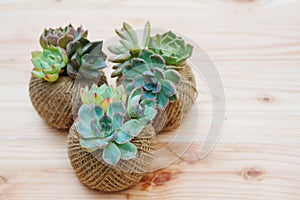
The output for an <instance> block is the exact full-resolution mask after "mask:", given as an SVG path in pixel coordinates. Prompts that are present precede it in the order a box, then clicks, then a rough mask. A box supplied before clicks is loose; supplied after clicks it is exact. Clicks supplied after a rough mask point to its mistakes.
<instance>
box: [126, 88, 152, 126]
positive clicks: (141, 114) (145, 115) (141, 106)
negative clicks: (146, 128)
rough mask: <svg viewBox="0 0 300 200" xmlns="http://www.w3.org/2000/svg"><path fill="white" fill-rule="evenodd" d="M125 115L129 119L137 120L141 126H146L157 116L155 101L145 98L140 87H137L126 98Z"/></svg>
mask: <svg viewBox="0 0 300 200" xmlns="http://www.w3.org/2000/svg"><path fill="white" fill-rule="evenodd" d="M127 113H128V115H129V117H130V118H132V119H139V121H140V122H141V123H142V124H143V125H147V124H149V123H150V122H151V121H152V120H153V119H154V118H155V116H156V114H157V110H156V101H155V100H154V99H151V98H145V96H144V91H143V89H142V87H138V88H136V89H134V90H133V91H132V92H131V93H130V95H129V97H128V107H127Z"/></svg>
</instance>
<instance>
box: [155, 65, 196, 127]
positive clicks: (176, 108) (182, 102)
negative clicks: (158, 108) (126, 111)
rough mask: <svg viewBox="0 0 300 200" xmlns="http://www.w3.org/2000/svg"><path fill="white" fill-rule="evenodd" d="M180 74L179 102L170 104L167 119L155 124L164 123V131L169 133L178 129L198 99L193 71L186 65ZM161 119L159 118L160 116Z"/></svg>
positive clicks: (166, 113)
mask: <svg viewBox="0 0 300 200" xmlns="http://www.w3.org/2000/svg"><path fill="white" fill-rule="evenodd" d="M178 72H179V73H180V82H179V84H178V85H177V86H176V90H177V100H176V101H173V102H169V104H168V106H167V107H166V110H165V115H164V118H165V119H163V120H162V119H159V118H158V119H154V123H156V122H157V121H162V122H163V125H162V130H165V131H169V130H172V129H175V128H178V127H179V126H180V124H181V121H182V118H183V117H184V115H185V114H187V113H188V112H189V111H190V109H191V107H192V106H193V104H194V101H195V99H196V97H197V89H196V81H195V76H194V74H193V72H192V69H191V67H190V66H189V65H187V64H185V66H184V67H183V69H181V70H179V71H178ZM158 117H159V116H158Z"/></svg>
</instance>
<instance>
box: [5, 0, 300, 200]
mask: <svg viewBox="0 0 300 200" xmlns="http://www.w3.org/2000/svg"><path fill="white" fill-rule="evenodd" d="M299 9H300V2H299V1H297V0H285V1H283V0H215V1H210V0H186V1H182V0H173V1H158V0H152V1H139V0H133V1H129V0H120V1H108V0H106V1H96V0H88V1H79V0H74V1H71V0H45V1H37V0H36V1H33V0H27V1H24V0H13V1H0V25H1V31H0V49H1V51H0V91H1V92H2V94H1V95H0V101H1V104H0V120H1V126H0V128H1V133H0V199H9V200H20V199H22V200H23V199H24V200H27V199H28V200H29V199H30V200H34V199H46V200H47V199H49V200H50V199H51V200H53V199H57V200H58V199H64V200H65V199H73V200H75V199H107V198H111V199H184V200H187V199H205V200H208V199H220V200H227V199H228V200H232V199H237V200H240V199H245V200H258V199H262V200H276V199H278V200H283V199H284V200H298V199H300V135H299V132H300V124H299V120H300V104H299V98H300V82H299V78H300V75H299V74H300V67H299V65H300V15H299ZM146 20H150V21H151V23H152V26H154V27H155V26H156V27H163V28H166V29H173V30H174V31H177V32H180V33H182V34H185V35H188V36H189V37H191V38H193V40H195V41H196V42H199V43H200V44H201V45H202V46H203V47H204V48H205V49H206V50H207V53H208V54H209V56H210V57H211V58H212V60H213V61H214V62H215V64H216V67H217V69H218V71H219V73H220V75H221V77H222V80H223V83H224V90H225V93H226V103H227V104H226V120H225V126H224V130H223V135H222V137H221V139H220V141H219V143H218V145H217V146H216V148H215V150H214V151H213V152H212V153H211V154H210V156H208V157H207V158H205V159H203V160H199V159H198V158H197V155H198V152H199V149H200V148H201V142H203V137H199V138H198V139H197V141H195V144H194V145H193V146H192V147H191V148H190V149H189V150H188V151H187V152H186V153H185V154H184V155H183V156H182V158H181V159H179V160H178V161H176V162H175V163H173V164H172V165H170V166H169V167H167V168H165V169H161V170H159V171H157V172H155V173H153V174H149V175H148V176H147V177H145V179H144V180H143V182H141V183H140V184H139V185H138V186H137V187H135V188H133V189H130V190H127V191H124V192H120V193H116V194H106V193H101V192H96V191H91V190H89V189H87V188H86V187H85V186H83V185H82V184H80V183H79V182H78V180H77V179H76V177H75V176H74V174H73V172H72V169H71V166H70V164H69V161H68V158H67V151H66V137H67V132H61V131H57V130H55V129H53V128H51V127H49V126H47V124H46V123H45V122H44V121H43V120H42V119H41V118H40V117H39V116H38V115H37V113H36V112H35V111H34V110H33V107H32V105H31V103H30V100H29V95H28V81H29V77H30V71H31V68H32V65H31V63H30V52H31V51H32V50H35V49H39V44H38V37H39V34H40V32H41V31H42V30H43V28H44V27H45V26H47V27H49V26H59V25H65V24H67V23H69V22H72V23H73V24H75V25H80V24H83V25H84V27H85V28H87V29H89V31H90V38H91V39H108V38H110V37H111V36H112V34H114V33H113V30H114V29H115V28H116V27H120V26H121V23H122V22H123V21H127V22H129V23H131V24H132V25H133V26H135V27H142V25H143V24H144V22H145V21H146ZM200 94H201V95H202V96H200V97H199V101H198V102H197V104H198V107H197V108H198V112H199V115H200V116H201V123H200V127H199V129H200V130H203V132H205V130H207V128H208V125H209V121H210V117H211V116H210V115H211V106H210V101H209V99H210V98H209V95H208V94H207V93H206V91H205V90H204V89H203V90H201V92H200ZM201 133H202V132H201V131H200V133H199V134H200V135H201ZM165 137H167V135H166V136H165ZM161 139H162V141H163V140H166V139H165V138H164V137H162V136H161ZM171 154H172V153H171V152H170V155H168V156H172V155H171Z"/></svg>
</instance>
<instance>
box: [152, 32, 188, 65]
mask: <svg viewBox="0 0 300 200" xmlns="http://www.w3.org/2000/svg"><path fill="white" fill-rule="evenodd" d="M148 47H149V49H150V50H152V51H153V52H154V53H156V54H158V55H161V56H162V57H163V58H164V60H165V62H166V64H167V65H169V66H178V65H181V64H182V63H183V62H184V61H185V60H186V59H188V58H189V57H191V55H192V51H193V46H192V45H190V44H185V42H184V40H183V39H182V38H181V37H177V36H176V35H175V34H174V33H172V32H171V31H169V32H166V33H164V34H162V35H160V34H157V35H156V36H154V37H150V41H149V46H148ZM174 68H176V67H174Z"/></svg>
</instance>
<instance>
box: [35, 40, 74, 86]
mask: <svg viewBox="0 0 300 200" xmlns="http://www.w3.org/2000/svg"><path fill="white" fill-rule="evenodd" d="M31 61H32V63H33V65H34V68H33V70H32V75H33V76H35V77H37V78H43V79H44V80H46V81H49V82H54V81H56V80H57V79H58V77H59V74H60V73H61V72H62V71H63V68H64V67H65V66H66V65H67V63H68V56H67V54H66V52H65V50H64V49H62V48H60V47H54V46H50V47H48V49H44V50H43V51H35V52H32V59H31Z"/></svg>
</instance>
